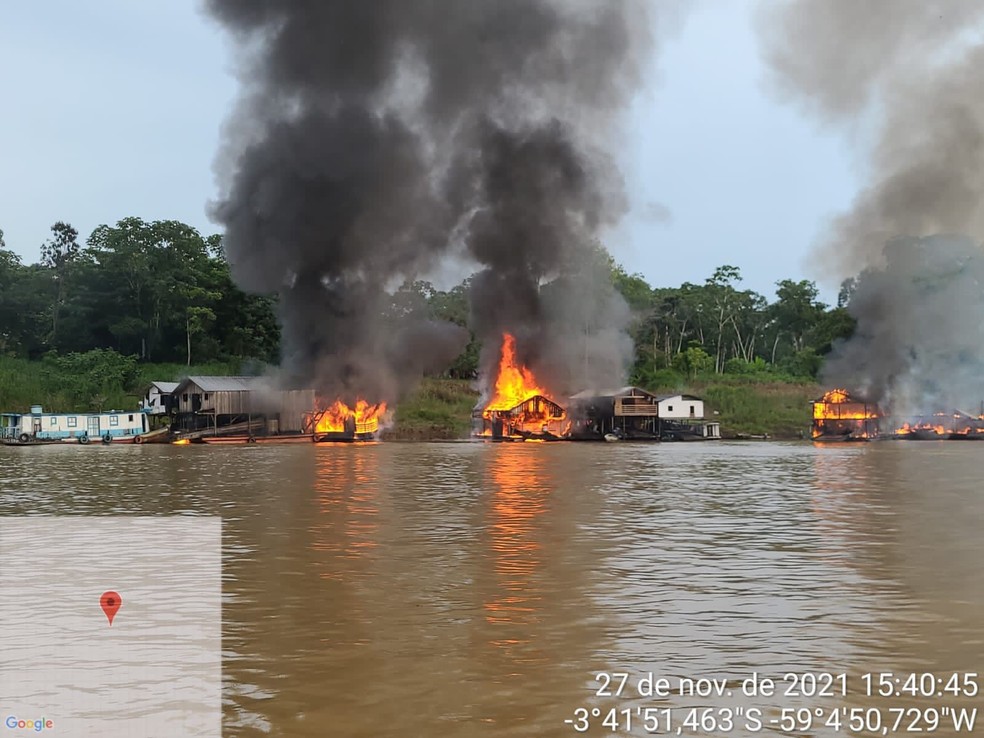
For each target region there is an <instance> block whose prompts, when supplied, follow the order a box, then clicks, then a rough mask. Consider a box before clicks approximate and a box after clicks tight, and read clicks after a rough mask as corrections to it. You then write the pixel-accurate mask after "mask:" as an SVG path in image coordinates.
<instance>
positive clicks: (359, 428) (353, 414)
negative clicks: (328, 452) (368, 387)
mask: <svg viewBox="0 0 984 738" xmlns="http://www.w3.org/2000/svg"><path fill="white" fill-rule="evenodd" d="M385 412H386V403H385V402H380V403H377V404H375V405H373V404H371V403H369V402H368V401H366V400H356V403H355V406H354V407H349V406H348V405H346V404H345V403H344V402H342V401H341V400H335V401H334V402H333V403H331V404H325V405H324V406H323V407H322V408H321V409H319V410H317V411H315V412H314V413H311V414H310V415H309V416H308V417H307V419H306V421H305V428H306V429H308V430H309V431H310V433H311V434H312V435H313V436H314V440H315V442H319V443H331V442H339V441H340V442H351V441H371V440H373V439H375V438H376V434H377V433H378V432H379V423H380V420H381V419H382V418H383V415H384V414H385Z"/></svg>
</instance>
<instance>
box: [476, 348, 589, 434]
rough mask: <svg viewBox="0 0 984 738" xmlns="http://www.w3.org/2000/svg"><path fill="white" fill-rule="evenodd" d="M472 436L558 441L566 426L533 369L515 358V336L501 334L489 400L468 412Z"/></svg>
mask: <svg viewBox="0 0 984 738" xmlns="http://www.w3.org/2000/svg"><path fill="white" fill-rule="evenodd" d="M472 422H473V432H474V435H475V436H477V437H481V438H491V439H493V440H497V441H516V440H519V441H527V440H531V441H536V440H540V441H559V440H561V439H563V438H564V436H565V435H566V434H567V431H568V430H569V429H570V422H569V421H568V419H567V411H566V410H565V409H564V408H563V407H562V406H561V405H560V404H559V403H558V402H556V401H554V400H553V399H551V398H550V395H549V393H548V392H547V391H546V390H545V389H543V388H542V387H541V386H540V383H539V382H538V381H537V379H536V377H535V376H534V375H533V372H532V371H531V370H530V369H529V368H528V367H526V366H523V365H522V364H520V363H519V362H518V361H517V358H516V339H515V337H514V336H512V335H511V334H509V333H505V334H503V336H502V352H501V356H500V359H499V371H498V374H497V375H496V378H495V385H494V388H493V393H492V397H491V399H489V400H488V401H484V402H483V401H479V403H478V405H476V406H475V409H474V410H473V411H472Z"/></svg>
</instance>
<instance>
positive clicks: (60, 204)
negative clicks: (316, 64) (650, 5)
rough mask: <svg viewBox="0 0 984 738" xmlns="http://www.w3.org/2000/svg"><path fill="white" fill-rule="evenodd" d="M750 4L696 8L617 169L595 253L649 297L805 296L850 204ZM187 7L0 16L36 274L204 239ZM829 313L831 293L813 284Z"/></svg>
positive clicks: (663, 62)
mask: <svg viewBox="0 0 984 738" xmlns="http://www.w3.org/2000/svg"><path fill="white" fill-rule="evenodd" d="M750 8H751V5H750V4H749V3H745V2H742V1H741V0H720V1H718V2H714V3H706V4H702V5H698V6H695V9H694V10H693V11H692V12H691V13H690V14H689V15H688V16H687V18H686V19H685V21H684V23H683V25H682V27H681V28H680V30H679V32H678V33H676V34H675V35H674V36H673V37H671V38H670V39H669V40H668V41H667V42H665V43H664V44H663V46H662V51H661V54H660V55H659V58H658V59H656V60H655V62H654V66H653V71H652V74H650V75H649V84H648V85H647V87H646V89H645V90H644V91H643V92H642V93H641V94H640V96H639V98H638V99H637V101H636V104H635V105H634V106H633V109H632V111H631V114H630V117H629V119H628V120H627V126H628V129H629V131H628V135H627V136H625V139H624V141H620V142H619V149H620V150H619V156H620V159H621V161H622V164H623V171H624V173H625V176H626V180H627V182H628V191H629V194H630V198H631V204H632V209H631V212H630V213H629V215H628V216H627V217H626V219H625V220H624V222H623V223H622V225H621V226H620V228H619V229H618V230H617V231H616V232H613V233H611V234H608V236H607V237H606V243H607V245H608V246H609V248H610V249H611V250H612V251H613V253H614V254H615V255H616V258H618V259H619V261H621V262H622V263H623V264H624V265H625V266H626V268H627V269H628V270H629V271H637V272H641V273H642V274H643V275H644V276H645V277H646V279H647V280H648V281H649V282H650V284H652V285H654V286H676V285H679V284H680V283H682V282H684V281H691V282H702V281H703V280H704V279H705V278H706V277H708V276H709V275H710V274H711V273H712V272H713V270H714V268H715V267H716V266H719V265H721V264H733V265H735V266H738V267H740V268H741V270H742V273H743V275H744V276H745V282H744V286H745V287H748V288H751V289H754V290H757V291H759V292H761V293H763V294H766V295H767V296H769V297H770V298H771V297H772V296H773V293H774V284H775V282H776V281H777V280H779V279H784V278H792V279H804V278H806V279H814V278H816V277H818V275H817V274H814V273H813V272H812V271H811V269H810V268H809V263H808V259H807V256H808V253H809V250H810V246H811V244H812V243H813V242H814V241H815V240H816V239H817V238H818V237H819V236H820V234H821V233H822V230H823V228H824V226H825V223H826V222H827V220H828V219H829V218H830V217H831V216H832V215H834V214H835V213H837V212H838V211H839V210H841V209H843V208H845V207H846V206H847V205H848V204H849V203H850V201H851V199H852V198H853V196H854V193H855V192H856V190H857V188H858V179H857V173H856V172H855V171H854V167H853V165H852V161H853V160H852V158H851V156H850V150H849V148H848V146H847V143H846V142H845V141H844V140H842V139H841V138H839V137H837V136H835V135H832V134H828V133H825V132H823V131H820V130H818V129H817V127H816V126H815V124H814V123H812V122H811V121H809V120H807V119H806V118H805V117H803V116H801V115H799V113H798V112H797V111H796V110H795V109H793V108H792V107H789V106H787V105H784V104H783V103H781V102H780V101H778V100H777V99H776V98H775V96H774V95H773V94H772V91H771V90H770V88H769V86H768V84H767V80H766V76H765V69H764V67H763V65H762V63H761V61H760V59H759V50H758V47H757V43H756V37H755V33H754V29H753V25H752V12H751V10H750ZM228 52H229V47H228V45H227V43H226V41H225V38H224V36H223V35H222V33H221V31H220V30H219V29H218V28H217V27H216V26H215V25H214V24H213V23H212V22H211V21H210V20H208V19H207V18H205V17H204V16H203V15H202V13H201V12H200V10H199V3H198V2H197V1H196V0H172V2H169V3H157V4H151V3H137V2H132V0H97V1H94V2H85V3H81V2H78V1H77V0H46V1H45V2H32V3H8V4H7V5H6V7H5V8H4V10H3V11H2V14H0V111H2V112H0V115H2V118H0V120H2V125H0V229H3V231H4V232H5V238H6V242H7V248H10V249H13V250H14V251H15V252H17V253H19V254H20V255H21V256H22V257H23V258H24V259H25V261H28V262H31V261H36V260H37V258H38V253H39V248H40V245H41V243H42V242H43V241H44V240H45V239H46V238H47V237H48V235H49V228H50V226H51V224H52V223H53V222H55V221H56V220H66V221H68V222H70V223H72V224H73V225H74V226H75V227H76V228H78V230H79V231H80V233H81V235H82V237H83V238H85V237H87V236H88V234H89V233H90V232H91V231H92V229H93V228H94V227H95V226H97V225H99V224H101V223H115V222H116V221H117V220H119V219H121V218H124V217H127V216H131V215H135V216H139V217H142V218H144V219H147V220H154V219H164V218H173V219H177V220H182V221H184V222H187V223H190V224H192V225H194V226H196V227H198V228H199V229H200V230H202V231H203V232H204V233H213V232H215V231H216V230H217V228H216V226H215V225H214V224H212V223H210V222H209V220H208V217H207V215H206V212H205V210H206V204H207V202H208V201H209V199H211V198H213V197H214V196H215V194H216V190H215V178H214V176H213V173H212V161H213V158H214V155H215V151H216V148H217V145H218V141H219V135H220V131H221V126H222V121H223V120H224V118H225V116H226V114H227V113H228V111H229V108H230V105H231V101H232V99H233V97H234V95H235V92H236V83H235V80H234V79H233V77H232V74H231V65H230V56H229V53H228ZM821 286H822V287H824V290H823V296H824V297H825V298H826V299H828V300H832V299H834V296H835V295H836V285H826V286H825V285H821Z"/></svg>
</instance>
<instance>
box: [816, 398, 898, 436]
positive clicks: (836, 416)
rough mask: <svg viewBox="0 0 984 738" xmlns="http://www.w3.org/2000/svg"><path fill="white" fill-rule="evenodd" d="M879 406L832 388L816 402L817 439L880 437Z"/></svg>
mask: <svg viewBox="0 0 984 738" xmlns="http://www.w3.org/2000/svg"><path fill="white" fill-rule="evenodd" d="M879 418H881V411H880V410H879V409H878V406H877V405H875V404H873V403H870V402H868V401H867V400H862V399H859V398H855V397H852V396H851V394H850V393H849V392H848V391H847V390H845V389H833V390H830V391H829V392H827V393H826V394H824V396H823V397H821V398H820V399H819V400H815V401H814V403H813V431H812V435H813V438H814V440H866V439H869V438H875V437H877V436H878V420H879Z"/></svg>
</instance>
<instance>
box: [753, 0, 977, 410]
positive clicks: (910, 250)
mask: <svg viewBox="0 0 984 738" xmlns="http://www.w3.org/2000/svg"><path fill="white" fill-rule="evenodd" d="M982 20H984V4H982V3H980V2H977V1H976V0H935V1H934V0H869V1H868V2H831V1H828V0H793V1H792V2H787V3H785V4H783V5H782V6H781V7H780V8H779V9H776V8H775V7H774V6H768V7H767V8H766V9H765V10H764V12H763V14H762V16H761V30H762V33H763V36H764V39H765V45H766V50H767V51H766V56H767V59H768V61H769V63H770V67H771V69H772V71H773V73H774V76H775V82H776V85H777V88H778V89H779V90H780V91H781V92H782V94H783V95H784V96H786V97H787V98H789V99H791V100H794V101H795V102H797V103H800V104H801V105H802V106H803V108H804V109H805V110H806V111H808V112H809V113H810V114H812V115H814V116H816V117H817V118H818V119H819V120H821V121H822V122H823V123H824V124H831V125H837V126H843V127H845V128H847V129H848V130H849V131H850V132H851V133H852V134H853V136H854V138H855V140H856V141H857V142H858V143H859V144H860V146H861V149H862V150H864V151H866V152H868V159H867V161H866V167H865V171H866V176H867V184H866V185H865V187H864V188H863V189H862V191H861V192H860V194H859V195H858V196H857V198H856V199H855V201H854V203H853V204H852V206H851V207H850V209H849V210H848V211H847V212H845V213H843V214H841V215H840V216H839V217H837V218H836V219H835V220H834V222H833V223H832V227H831V228H830V230H829V232H828V235H827V236H825V237H824V238H823V239H822V241H821V243H820V244H819V247H818V249H817V252H816V254H815V256H816V257H817V258H816V260H817V262H818V263H819V264H820V266H821V268H822V269H823V270H824V271H825V272H827V274H828V276H836V277H838V278H845V277H850V276H854V275H857V274H858V273H862V276H861V279H860V280H859V284H858V289H857V291H856V292H855V295H854V298H853V299H852V300H851V302H850V304H849V307H848V309H849V310H850V312H851V313H852V314H853V315H854V316H855V318H856V319H857V320H858V331H857V334H856V336H855V337H854V338H852V339H850V340H849V341H848V342H847V343H846V344H845V345H843V346H840V347H838V349H836V351H835V355H834V360H832V361H830V362H828V368H827V371H826V374H825V377H824V380H825V381H827V382H828V383H831V384H843V385H848V386H855V387H858V386H867V387H869V388H870V390H871V391H872V392H873V393H874V395H873V398H872V399H875V400H878V401H881V402H883V403H888V404H890V405H897V406H898V407H893V409H894V410H897V411H900V412H912V411H917V412H931V411H933V410H936V409H940V407H941V406H939V405H935V406H934V405H933V403H940V402H946V403H947V404H958V403H959V404H967V403H974V404H976V402H977V401H979V400H980V398H981V397H984V393H982V390H984V387H982V385H981V382H980V380H978V379H976V378H975V377H974V376H973V371H968V370H970V369H971V368H975V369H974V370H975V371H976V370H977V369H979V368H981V367H984V342H981V341H980V340H979V328H978V327H977V326H975V325H973V320H974V318H973V314H974V313H975V312H976V314H977V315H981V314H982V313H981V308H982V307H984V294H982V290H984V282H982V281H981V277H984V273H982V271H981V265H980V259H981V251H980V244H979V241H980V239H981V238H982V237H984V94H982V93H984V77H982V76H981V74H980V70H981V68H982V63H984V43H982V38H981V34H980V28H981V21H982ZM939 234H967V235H968V238H961V237H953V236H941V235H939ZM934 236H939V237H936V238H930V237H934ZM929 285H931V288H928V286H929ZM977 376H981V375H980V374H979V373H978V374H977ZM943 387H945V388H946V389H942V388H943ZM946 409H951V408H949V407H947V408H946Z"/></svg>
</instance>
